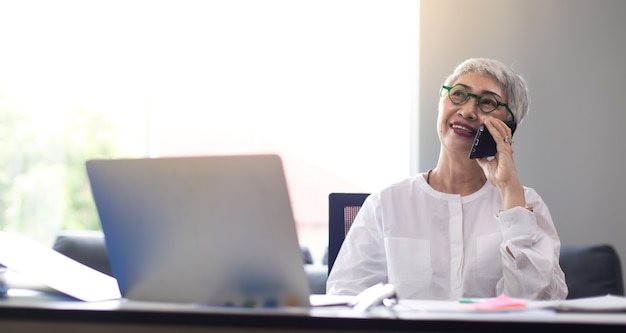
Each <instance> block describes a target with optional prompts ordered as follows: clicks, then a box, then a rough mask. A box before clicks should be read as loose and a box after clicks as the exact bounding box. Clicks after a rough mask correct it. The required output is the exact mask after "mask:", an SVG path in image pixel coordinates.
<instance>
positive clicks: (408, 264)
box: [385, 237, 432, 296]
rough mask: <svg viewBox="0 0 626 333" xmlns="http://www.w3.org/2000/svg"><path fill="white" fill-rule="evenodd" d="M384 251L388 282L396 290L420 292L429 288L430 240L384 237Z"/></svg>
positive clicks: (430, 270) (430, 276) (430, 275)
mask: <svg viewBox="0 0 626 333" xmlns="http://www.w3.org/2000/svg"><path fill="white" fill-rule="evenodd" d="M385 251H386V253H387V254H386V256H387V270H388V274H389V282H390V283H392V284H394V285H395V286H396V288H397V289H398V291H400V290H402V289H405V287H406V286H410V288H409V289H411V290H412V291H415V292H417V293H420V290H422V291H425V290H428V289H429V288H430V282H431V278H432V267H431V265H430V241H428V240H418V239H411V238H405V237H386V238H385ZM407 296H408V295H407Z"/></svg>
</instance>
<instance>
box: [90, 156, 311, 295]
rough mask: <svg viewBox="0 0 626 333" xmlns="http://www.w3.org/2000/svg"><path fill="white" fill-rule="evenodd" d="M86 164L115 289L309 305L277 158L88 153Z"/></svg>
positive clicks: (131, 291) (281, 169)
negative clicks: (91, 155) (106, 156)
mask: <svg viewBox="0 0 626 333" xmlns="http://www.w3.org/2000/svg"><path fill="white" fill-rule="evenodd" d="M86 167H87V174H88V176H89V181H90V184H91V190H92V193H93V198H94V200H95V203H96V207H97V210H98V214H99V216H100V221H101V224H102V230H103V232H104V235H105V240H106V246H107V251H108V254H109V260H110V262H111V269H112V272H113V275H114V276H115V277H116V278H117V281H118V284H119V287H120V292H121V294H122V296H124V297H126V298H128V299H134V300H148V301H166V302H191V303H200V304H207V305H218V306H224V305H226V306H246V307H273V306H307V305H309V293H310V292H309V285H308V281H307V279H306V275H305V272H304V265H303V261H302V255H301V251H300V247H299V244H298V239H297V234H296V229H295V223H294V218H293V213H292V210H291V204H290V199H289V194H288V190H287V185H286V181H285V176H284V172H283V167H282V163H281V160H280V158H279V157H278V156H276V155H239V156H196V157H169V158H138V159H113V160H90V161H87V163H86Z"/></svg>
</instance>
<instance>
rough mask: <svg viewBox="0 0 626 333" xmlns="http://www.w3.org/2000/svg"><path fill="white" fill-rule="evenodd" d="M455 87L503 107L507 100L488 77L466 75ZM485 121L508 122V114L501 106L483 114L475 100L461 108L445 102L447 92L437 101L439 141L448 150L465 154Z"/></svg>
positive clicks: (459, 79) (462, 105)
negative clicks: (493, 98) (487, 98)
mask: <svg viewBox="0 0 626 333" xmlns="http://www.w3.org/2000/svg"><path fill="white" fill-rule="evenodd" d="M457 84H462V85H463V86H465V87H466V89H467V91H468V92H469V93H471V94H475V95H478V96H482V95H492V96H495V98H496V99H497V100H498V101H500V102H502V103H507V102H508V96H506V95H505V94H504V92H503V91H502V89H501V88H500V85H499V84H498V82H497V81H496V80H494V79H493V78H491V77H490V76H487V75H483V74H477V73H467V74H464V75H462V76H460V77H459V78H458V79H457V80H456V81H455V82H453V83H452V84H451V86H454V85H457ZM487 117H493V118H498V119H500V120H502V121H505V120H507V119H508V117H509V113H508V111H507V110H506V108H505V107H503V106H499V107H498V108H497V109H496V110H494V111H492V112H490V113H485V112H483V111H481V110H480V108H479V107H478V104H477V102H476V98H474V97H470V98H469V99H468V100H467V101H465V103H463V104H461V105H456V104H454V103H452V101H451V100H450V98H448V92H446V93H445V94H443V97H441V99H440V101H439V116H438V119H437V132H438V135H439V141H440V142H441V144H442V145H443V146H444V147H445V148H446V149H448V150H451V151H454V152H458V153H462V154H468V153H469V151H470V149H471V146H472V143H473V141H474V136H475V135H476V131H477V130H478V127H479V126H480V125H481V124H482V123H483V122H484V121H485V119H486V118H487Z"/></svg>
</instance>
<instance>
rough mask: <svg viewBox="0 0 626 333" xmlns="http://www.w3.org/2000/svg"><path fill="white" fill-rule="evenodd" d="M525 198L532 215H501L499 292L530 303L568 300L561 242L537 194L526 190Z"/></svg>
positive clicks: (522, 211)
mask: <svg viewBox="0 0 626 333" xmlns="http://www.w3.org/2000/svg"><path fill="white" fill-rule="evenodd" d="M525 195H526V202H527V204H528V205H531V206H532V207H533V211H532V212H531V211H530V210H527V209H525V208H523V207H514V208H512V209H509V210H506V211H502V212H500V214H498V219H499V223H500V230H501V231H502V236H503V239H504V241H503V243H502V244H501V246H500V252H501V257H502V267H503V277H502V279H501V280H500V281H499V282H498V285H497V287H496V289H497V292H498V294H506V295H509V296H513V297H522V298H527V299H546V300H558V299H565V298H566V296H567V293H568V290H567V284H566V283H565V274H564V273H563V271H562V270H561V266H560V265H559V256H560V249H561V241H560V239H559V236H558V234H557V231H556V228H555V226H554V223H553V221H552V217H551V216H550V212H549V210H548V207H547V206H546V204H545V203H544V202H543V200H542V199H541V197H540V196H539V195H538V194H537V193H536V192H535V191H534V190H532V189H529V188H526V193H525ZM507 250H508V251H507ZM509 251H510V254H509ZM511 254H512V256H511Z"/></svg>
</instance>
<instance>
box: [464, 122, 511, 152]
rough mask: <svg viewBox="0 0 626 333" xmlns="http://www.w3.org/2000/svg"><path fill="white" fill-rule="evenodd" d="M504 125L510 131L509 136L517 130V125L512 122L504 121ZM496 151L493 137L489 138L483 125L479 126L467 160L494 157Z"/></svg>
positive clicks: (487, 131) (489, 134) (489, 135)
mask: <svg viewBox="0 0 626 333" xmlns="http://www.w3.org/2000/svg"><path fill="white" fill-rule="evenodd" d="M504 123H505V124H506V125H507V126H509V128H510V129H511V135H513V133H515V129H516V128H517V124H516V123H515V122H514V121H505V122H504ZM496 151H497V150H496V142H495V141H494V140H493V136H491V133H489V130H488V129H487V127H485V124H482V125H480V127H479V128H478V131H477V132H476V137H474V144H473V145H472V149H471V150H470V153H469V158H470V159H475V158H482V157H490V156H495V155H496Z"/></svg>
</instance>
